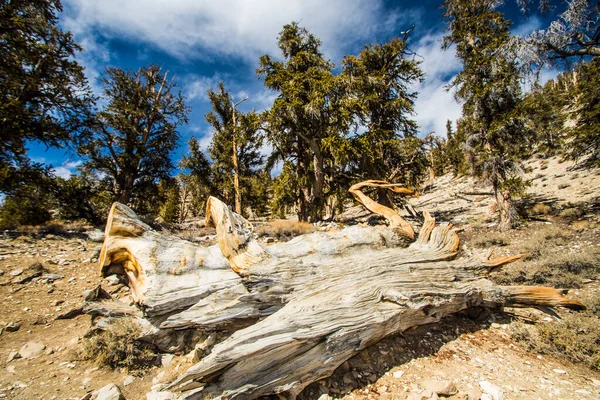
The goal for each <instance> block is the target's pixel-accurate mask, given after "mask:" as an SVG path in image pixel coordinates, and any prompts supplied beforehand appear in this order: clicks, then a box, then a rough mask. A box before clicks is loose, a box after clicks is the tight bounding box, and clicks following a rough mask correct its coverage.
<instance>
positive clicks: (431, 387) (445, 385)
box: [421, 380, 458, 396]
mask: <svg viewBox="0 0 600 400" xmlns="http://www.w3.org/2000/svg"><path fill="white" fill-rule="evenodd" d="M421 386H422V387H423V389H425V391H428V392H432V393H435V394H439V395H440V396H454V395H455V394H456V393H458V389H457V388H456V384H455V383H454V382H452V381H434V380H427V381H424V382H423V383H421Z"/></svg>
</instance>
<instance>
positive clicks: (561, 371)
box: [552, 369, 567, 375]
mask: <svg viewBox="0 0 600 400" xmlns="http://www.w3.org/2000/svg"><path fill="white" fill-rule="evenodd" d="M552 371H554V372H556V373H557V374H559V375H564V374H566V373H567V371H565V370H563V369H553V370H552Z"/></svg>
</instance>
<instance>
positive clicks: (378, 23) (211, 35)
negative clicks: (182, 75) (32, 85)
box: [63, 0, 417, 61]
mask: <svg viewBox="0 0 600 400" xmlns="http://www.w3.org/2000/svg"><path fill="white" fill-rule="evenodd" d="M63 3H64V6H65V22H64V24H65V26H66V27H67V28H68V29H69V30H71V31H72V32H74V33H75V35H76V36H77V37H78V38H79V37H81V36H85V35H91V34H97V32H101V33H102V35H103V36H105V37H107V38H121V39H125V40H128V41H136V42H138V43H141V44H144V43H145V44H149V45H151V46H153V47H155V48H157V49H160V50H162V51H164V52H166V53H168V54H171V55H173V56H176V57H180V58H190V57H191V58H195V57H203V58H204V59H206V58H210V57H213V56H214V55H215V54H217V55H233V56H240V57H242V58H245V59H250V60H252V61H255V60H256V59H257V57H258V56H259V55H262V54H264V53H271V54H274V53H278V52H277V48H276V38H277V35H278V33H279V32H280V31H281V29H282V27H283V25H284V24H288V23H290V22H292V21H299V22H300V24H301V25H302V26H305V27H306V28H307V29H308V30H309V31H310V32H311V33H314V34H315V35H316V36H317V37H318V38H319V39H321V40H322V41H323V43H324V46H325V47H324V49H325V53H326V54H327V55H328V56H329V57H331V58H333V59H338V58H339V56H340V55H341V54H343V53H338V52H340V51H344V50H345V49H342V48H340V45H341V46H342V47H343V45H344V44H348V45H350V44H354V43H355V42H356V41H360V40H362V41H364V40H372V38H373V37H374V33H376V32H381V31H386V30H388V29H390V28H396V27H397V26H398V25H395V24H397V23H398V22H399V20H407V23H408V22H413V21H414V19H415V18H416V15H417V14H415V12H414V11H413V12H410V10H406V11H403V12H402V13H401V14H400V13H399V12H384V7H383V1H382V0H329V1H326V2H323V1H321V0H254V1H246V0H224V1H220V2H214V1H198V0H170V1H161V0H128V1H122V0H104V1H96V0H65V1H64V2H63ZM409 19H410V21H408V20H409Z"/></svg>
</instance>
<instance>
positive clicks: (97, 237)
mask: <svg viewBox="0 0 600 400" xmlns="http://www.w3.org/2000/svg"><path fill="white" fill-rule="evenodd" d="M85 234H86V235H87V238H88V240H90V241H92V242H96V243H102V242H104V232H102V231H101V230H100V229H95V230H93V231H87V232H86V233H85Z"/></svg>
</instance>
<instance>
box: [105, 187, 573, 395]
mask: <svg viewBox="0 0 600 400" xmlns="http://www.w3.org/2000/svg"><path fill="white" fill-rule="evenodd" d="M363 187H381V188H387V189H388V190H392V191H394V192H396V193H404V194H409V192H410V191H408V190H406V189H404V188H399V187H397V185H392V184H388V183H387V182H382V181H367V182H362V183H359V184H356V185H354V186H353V187H352V188H351V189H350V191H351V193H352V194H353V195H354V196H355V197H356V199H357V200H358V201H359V202H360V203H361V204H363V205H364V206H366V207H367V208H369V209H370V210H371V211H374V212H377V213H380V214H382V215H383V216H384V217H385V218H386V219H387V220H388V221H389V223H390V226H389V227H384V226H379V227H368V226H360V225H355V226H352V227H348V228H345V229H343V230H341V231H337V232H316V233H313V234H309V235H303V236H300V237H297V238H295V239H294V240H292V241H290V242H287V243H279V244H275V245H272V246H263V245H262V244H260V243H259V242H257V241H256V240H255V239H254V237H253V233H252V229H253V228H252V224H250V222H248V221H247V220H245V219H244V218H243V217H241V216H240V215H239V214H236V213H234V212H232V211H231V210H230V209H229V208H228V207H227V206H226V205H225V204H224V203H222V202H221V201H219V200H218V199H216V198H214V197H210V198H209V200H208V202H207V212H206V215H207V222H210V223H212V224H214V225H215V226H216V229H217V240H218V248H215V247H214V246H213V247H208V248H203V247H199V246H195V245H193V244H191V243H188V242H185V241H183V240H179V239H176V238H172V237H167V236H163V235H160V234H158V233H156V232H154V231H152V230H151V229H150V228H149V227H148V226H147V225H145V224H143V223H142V222H140V221H139V220H137V219H136V218H135V214H134V213H133V212H132V211H131V210H129V209H128V208H127V207H125V206H123V205H119V204H115V205H113V208H112V209H111V213H110V215H109V221H108V224H107V227H106V240H105V243H104V246H103V249H102V253H101V257H100V263H101V272H102V274H103V275H106V274H108V273H110V272H111V271H115V270H118V269H119V268H121V269H122V270H123V271H124V273H125V274H126V275H127V277H128V279H129V282H130V286H131V287H132V293H133V296H134V299H135V300H136V302H137V303H138V305H140V306H141V307H142V308H143V309H144V315H145V318H143V320H144V321H145V323H146V324H148V326H149V328H148V330H147V331H148V332H150V334H153V335H155V336H157V337H160V339H161V340H162V342H163V343H167V342H168V340H167V338H168V337H170V336H173V335H177V334H179V335H181V334H182V332H186V330H199V331H201V332H213V331H217V332H223V331H235V332H234V333H233V334H232V335H231V336H229V337H228V338H226V339H225V340H223V341H221V342H220V343H218V344H216V345H215V346H214V348H212V351H211V352H210V354H208V355H207V356H206V357H204V358H203V359H201V360H200V362H198V363H197V364H196V365H194V366H193V367H191V368H190V369H189V370H188V371H186V372H185V373H184V374H183V375H182V376H180V377H179V378H178V379H176V380H175V381H174V382H173V383H171V384H170V385H169V386H168V387H167V388H166V389H168V390H178V391H182V392H183V393H182V398H190V399H191V398H201V397H203V396H205V395H206V396H214V397H217V398H257V397H260V396H264V395H269V394H280V395H286V396H288V397H291V398H293V397H294V396H295V395H297V394H298V393H299V392H300V391H302V389H303V388H305V387H306V386H307V385H309V384H310V383H312V382H314V381H317V380H319V379H322V378H324V377H327V376H329V375H330V374H331V373H332V372H333V371H334V370H335V369H336V368H337V367H338V366H339V365H341V364H342V363H343V362H344V361H345V360H347V359H348V358H350V357H352V356H353V355H355V354H356V353H358V352H359V351H361V350H362V349H364V348H366V347H367V346H370V345H372V344H374V343H376V342H377V341H379V340H381V339H383V338H384V337H386V336H388V335H390V334H393V333H396V332H402V331H404V330H406V329H408V328H410V327H413V326H416V325H423V324H429V323H433V322H437V321H439V320H440V319H441V318H443V317H444V316H447V315H450V314H453V313H456V312H459V311H461V310H465V309H468V308H470V307H481V306H483V307H490V308H496V307H502V306H549V307H553V306H563V307H569V308H573V309H582V308H584V306H583V305H582V304H581V303H578V302H576V301H574V300H570V299H568V298H566V297H564V296H562V295H561V294H560V292H559V291H557V290H555V289H552V288H541V287H526V286H515V287H508V286H497V285H495V284H494V283H493V282H491V281H490V280H488V279H487V276H488V273H489V271H490V270H492V269H494V268H498V267H500V266H501V265H504V264H506V263H509V262H512V261H514V260H516V259H518V258H520V257H521V256H520V255H517V256H511V257H500V258H491V252H488V254H486V255H485V256H479V257H469V258H462V259H458V260H455V259H454V258H455V256H456V254H457V251H458V247H459V239H458V236H457V235H456V232H455V230H454V229H453V228H452V226H451V225H448V224H442V225H436V224H435V220H434V219H433V218H432V217H431V216H430V215H429V213H427V212H424V218H425V222H424V224H423V226H422V227H421V229H420V231H419V234H418V237H417V239H416V240H414V238H415V237H416V235H415V233H414V229H413V228H412V227H411V226H410V225H409V224H407V223H406V221H404V220H403V219H402V218H400V216H398V215H397V214H395V213H394V211H393V210H391V209H389V208H387V207H383V206H381V205H379V204H378V203H376V202H374V201H372V200H371V199H369V198H368V197H366V196H365V195H364V194H363V193H362V192H361V190H360V189H361V188H363ZM411 234H412V236H411ZM95 309H96V310H97V309H102V308H101V307H96V308H95ZM135 318H138V319H139V318H141V317H140V316H139V315H137V316H135ZM190 337H192V336H189V335H188V336H187V338H190ZM179 340H180V341H181V340H183V339H179ZM190 340H191V339H190Z"/></svg>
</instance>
